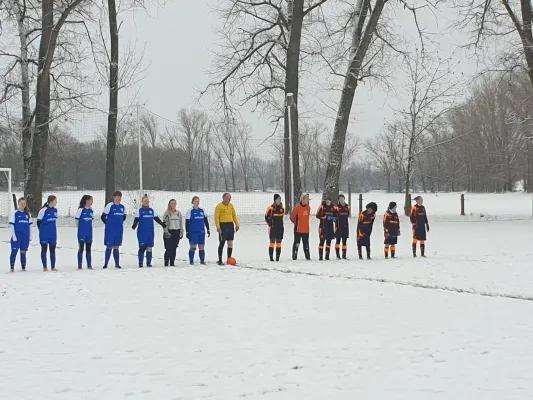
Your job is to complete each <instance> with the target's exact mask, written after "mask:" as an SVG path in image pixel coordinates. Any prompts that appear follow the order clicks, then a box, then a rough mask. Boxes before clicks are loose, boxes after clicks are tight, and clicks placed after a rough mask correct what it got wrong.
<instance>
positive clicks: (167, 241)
mask: <svg viewBox="0 0 533 400" xmlns="http://www.w3.org/2000/svg"><path fill="white" fill-rule="evenodd" d="M168 234H169V235H170V237H168V238H167V237H166V236H165V235H166V233H163V245H164V246H165V254H164V255H163V259H164V265H165V267H168V265H169V264H170V255H171V246H172V233H170V232H168Z"/></svg>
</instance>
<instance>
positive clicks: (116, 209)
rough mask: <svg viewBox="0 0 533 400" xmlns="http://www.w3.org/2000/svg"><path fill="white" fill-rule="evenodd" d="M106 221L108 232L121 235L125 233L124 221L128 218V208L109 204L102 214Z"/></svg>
mask: <svg viewBox="0 0 533 400" xmlns="http://www.w3.org/2000/svg"><path fill="white" fill-rule="evenodd" d="M102 217H104V218H105V219H106V221H105V231H106V232H116V233H121V232H123V231H124V219H125V217H126V207H125V206H124V205H123V204H118V205H117V204H115V203H112V202H111V203H109V204H108V205H107V206H105V208H104V211H103V212H102Z"/></svg>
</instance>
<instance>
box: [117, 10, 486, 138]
mask: <svg viewBox="0 0 533 400" xmlns="http://www.w3.org/2000/svg"><path fill="white" fill-rule="evenodd" d="M216 2H217V0H194V1H192V0H190V1H189V0H188V1H168V3H167V4H166V6H165V7H164V8H162V9H156V8H154V9H152V10H151V15H149V16H147V15H146V14H145V13H141V12H137V13H135V14H133V15H131V18H130V16H129V15H128V16H124V15H123V17H126V18H125V21H124V26H123V27H122V34H123V37H124V38H126V37H127V38H130V39H132V40H135V39H136V40H137V41H138V42H139V45H141V46H142V45H145V46H146V54H145V62H147V63H149V68H148V71H147V75H146V78H145V79H144V80H143V81H142V83H141V85H142V87H141V91H140V93H141V97H140V99H141V101H142V102H146V105H147V107H148V108H149V109H150V110H151V111H153V112H155V113H157V114H159V115H161V116H163V117H165V118H167V119H169V120H176V113H177V110H179V109H180V108H182V107H198V108H201V106H200V105H199V104H198V103H196V100H197V99H198V92H197V89H198V88H203V87H205V86H206V85H207V84H208V83H209V76H208V75H207V70H208V69H209V68H211V67H212V54H211V53H210V50H213V49H214V46H215V43H216V42H217V39H218V38H217V37H216V36H215V29H214V28H215V27H216V26H218V25H219V24H220V23H221V21H220V20H219V19H218V17H217V15H216V14H215V13H214V12H213V10H212V7H213V6H215V5H216ZM396 17H397V20H398V21H399V22H398V23H396V28H398V29H400V30H401V31H402V32H401V33H402V34H403V35H405V36H406V37H407V38H411V40H413V41H416V40H417V39H416V30H415V28H414V23H413V22H412V17H411V14H410V13H408V12H402V11H395V18H396ZM453 18H455V15H454V14H453V13H451V12H448V13H447V14H444V13H441V14H439V16H438V19H436V18H435V16H433V15H432V14H430V13H427V14H426V15H422V16H421V25H422V26H426V27H428V28H430V29H431V30H432V31H443V30H444V29H445V28H446V26H447V25H448V24H449V23H450V21H451V20H452V19H453ZM122 40H123V41H124V40H125V39H122ZM439 40H440V41H441V42H442V46H441V54H442V55H443V56H444V57H446V56H448V55H449V54H451V53H452V52H454V51H455V56H454V57H455V60H459V59H460V60H461V65H460V67H459V68H458V72H464V73H466V74H467V75H468V74H473V73H474V72H475V71H476V70H477V69H478V67H477V61H476V58H475V57H466V56H465V53H462V52H457V51H456V46H455V45H456V44H458V43H460V42H461V41H464V40H465V37H464V36H462V35H461V34H460V33H447V34H446V35H443V36H442V37H440V38H439ZM317 79H320V77H318V78H317ZM392 83H393V86H394V87H395V88H396V91H397V93H391V92H390V91H388V90H384V89H383V88H382V87H380V86H374V87H369V85H363V86H361V87H360V88H359V89H358V92H357V93H356V101H355V104H354V107H353V112H352V115H353V117H354V118H355V119H356V121H355V122H352V123H351V125H350V128H349V131H350V132H352V133H354V134H355V135H357V136H359V137H362V138H367V137H372V136H373V135H375V134H377V133H378V132H379V131H380V130H381V129H382V128H383V125H384V122H385V120H386V119H387V118H389V119H390V118H391V117H392V113H393V109H395V108H399V107H401V105H402V101H401V95H402V93H405V83H406V82H405V81H402V79H401V78H397V79H395V80H393V81H392ZM398 94H399V95H400V99H399V98H398ZM324 96H325V97H324V101H325V102H327V103H328V104H329V105H330V106H331V107H332V108H333V109H335V110H336V108H337V101H338V98H339V95H338V93H333V94H330V95H329V98H328V97H327V95H324ZM210 100H211V99H210V98H206V99H205V100H204V101H203V102H202V106H204V107H205V108H206V110H208V111H210V110H209V107H210V106H211V101H210ZM127 101H128V99H127V96H126V95H124V94H123V95H122V97H121V105H125V104H126V103H127ZM317 108H318V109H320V111H323V110H324V106H321V105H320V104H317ZM242 115H243V117H244V118H245V120H246V121H247V122H248V123H249V124H250V125H251V126H252V128H253V136H254V139H255V140H256V143H257V144H259V143H260V141H261V140H262V139H264V138H265V137H267V136H268V135H269V134H270V133H271V130H272V125H270V124H269V121H268V119H267V118H264V117H262V116H261V115H260V114H259V113H252V112H250V111H248V110H246V109H244V110H242ZM307 117H308V118H313V119H314V120H316V121H322V122H324V123H325V124H326V125H327V126H328V129H329V130H330V131H332V130H333V119H332V117H334V113H329V115H324V114H323V113H316V115H314V114H307Z"/></svg>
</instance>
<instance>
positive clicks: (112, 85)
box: [105, 0, 119, 202]
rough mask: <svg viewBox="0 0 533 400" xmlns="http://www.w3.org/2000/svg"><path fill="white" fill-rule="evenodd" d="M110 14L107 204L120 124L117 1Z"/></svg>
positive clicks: (112, 1)
mask: <svg viewBox="0 0 533 400" xmlns="http://www.w3.org/2000/svg"><path fill="white" fill-rule="evenodd" d="M107 7H108V13H109V39H110V41H111V54H110V59H111V64H110V65H109V114H108V116H107V154H106V157H107V158H106V164H105V197H106V202H110V201H112V200H113V192H114V191H115V190H116V187H115V153H116V149H117V123H118V90H119V87H118V51H119V50H118V24H117V6H116V3H115V0H108V1H107Z"/></svg>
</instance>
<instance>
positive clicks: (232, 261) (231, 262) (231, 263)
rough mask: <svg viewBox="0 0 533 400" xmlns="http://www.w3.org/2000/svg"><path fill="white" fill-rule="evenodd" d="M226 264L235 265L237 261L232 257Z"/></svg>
mask: <svg viewBox="0 0 533 400" xmlns="http://www.w3.org/2000/svg"><path fill="white" fill-rule="evenodd" d="M228 264H229V265H237V260H236V259H234V258H233V257H230V258H228Z"/></svg>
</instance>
